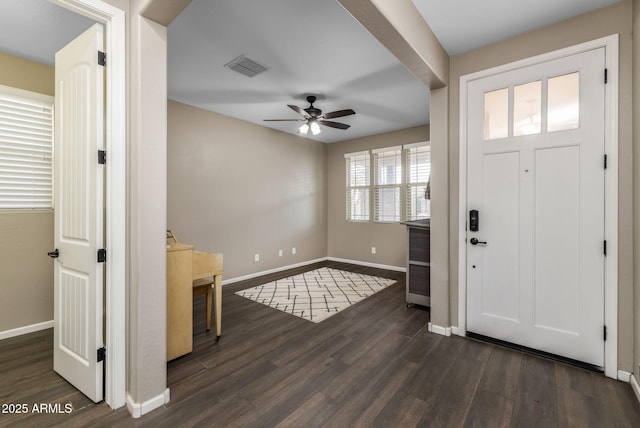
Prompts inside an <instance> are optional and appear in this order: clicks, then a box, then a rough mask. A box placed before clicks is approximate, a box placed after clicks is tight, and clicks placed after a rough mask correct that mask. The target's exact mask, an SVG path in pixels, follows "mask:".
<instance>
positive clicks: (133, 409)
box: [127, 388, 171, 419]
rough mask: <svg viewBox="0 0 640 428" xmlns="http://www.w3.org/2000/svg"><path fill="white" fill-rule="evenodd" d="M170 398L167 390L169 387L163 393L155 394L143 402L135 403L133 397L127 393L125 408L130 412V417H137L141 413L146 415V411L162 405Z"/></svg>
mask: <svg viewBox="0 0 640 428" xmlns="http://www.w3.org/2000/svg"><path fill="white" fill-rule="evenodd" d="M170 399H171V394H170V392H169V388H167V389H165V390H164V393H162V394H160V395H157V396H155V397H153V398H150V399H149V400H147V401H145V402H144V403H136V402H135V401H134V400H133V398H132V397H131V396H130V395H129V394H127V410H129V413H131V417H133V418H136V419H137V418H139V417H140V416H142V415H146V414H147V413H149V412H151V411H153V410H155V409H157V408H158V407H162V406H164V405H165V404H167V403H168V402H169V400H170Z"/></svg>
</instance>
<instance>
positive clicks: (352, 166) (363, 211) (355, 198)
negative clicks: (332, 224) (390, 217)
mask: <svg viewBox="0 0 640 428" xmlns="http://www.w3.org/2000/svg"><path fill="white" fill-rule="evenodd" d="M344 157H345V160H346V164H347V220H349V221H369V218H370V216H369V195H370V193H371V161H370V156H369V152H368V151H366V152H358V153H347V154H345V155H344Z"/></svg>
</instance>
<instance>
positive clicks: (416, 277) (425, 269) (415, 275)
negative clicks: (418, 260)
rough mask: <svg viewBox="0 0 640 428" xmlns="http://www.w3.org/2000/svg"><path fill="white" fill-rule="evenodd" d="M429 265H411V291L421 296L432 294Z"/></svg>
mask: <svg viewBox="0 0 640 428" xmlns="http://www.w3.org/2000/svg"><path fill="white" fill-rule="evenodd" d="M429 271H430V268H429V266H420V265H412V264H410V265H409V278H408V280H409V293H410V294H418V295H421V296H430V295H431V283H430V277H429V274H430V272H429Z"/></svg>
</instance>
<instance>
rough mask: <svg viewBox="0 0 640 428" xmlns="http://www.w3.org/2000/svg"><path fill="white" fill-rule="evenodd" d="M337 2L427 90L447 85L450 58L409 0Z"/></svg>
mask: <svg viewBox="0 0 640 428" xmlns="http://www.w3.org/2000/svg"><path fill="white" fill-rule="evenodd" d="M338 2H339V3H340V4H341V5H342V6H343V7H344V8H345V9H346V10H347V11H348V12H349V13H350V14H351V15H353V17H354V18H355V19H356V20H358V21H359V22H360V23H361V24H362V25H363V26H364V27H365V28H366V29H367V30H369V32H370V33H371V34H372V35H373V36H374V37H375V38H376V39H378V41H380V43H382V44H383V45H384V46H385V47H386V48H387V49H388V50H389V51H390V52H391V53H392V54H394V55H395V56H396V57H397V58H398V59H399V60H400V62H402V63H403V64H404V66H405V67H407V69H409V71H411V72H412V73H413V74H414V75H415V76H416V77H417V78H418V79H419V80H421V81H422V82H424V84H425V85H427V87H429V88H430V89H438V88H442V87H444V86H447V84H448V83H449V55H448V54H447V52H446V51H445V50H444V48H443V47H442V45H440V42H439V41H438V39H437V38H436V36H435V35H434V34H433V31H431V28H429V25H428V24H427V23H426V22H425V21H424V19H423V18H422V15H421V14H420V12H419V11H418V9H416V7H415V6H414V4H413V3H412V2H411V0H393V1H391V0H338Z"/></svg>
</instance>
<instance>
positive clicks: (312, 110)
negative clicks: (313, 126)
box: [304, 95, 322, 118]
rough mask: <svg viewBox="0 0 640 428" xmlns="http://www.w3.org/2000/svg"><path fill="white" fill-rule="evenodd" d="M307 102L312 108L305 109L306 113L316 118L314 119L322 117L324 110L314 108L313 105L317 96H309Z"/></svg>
mask: <svg viewBox="0 0 640 428" xmlns="http://www.w3.org/2000/svg"><path fill="white" fill-rule="evenodd" d="M307 102H308V103H309V104H310V106H309V107H307V108H306V109H304V111H306V112H307V114H308V115H309V116H311V117H312V118H314V117H318V116H320V115H321V114H322V110H320V109H319V108H315V107H314V106H313V103H315V102H316V97H315V96H313V95H309V96H308V97H307Z"/></svg>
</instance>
